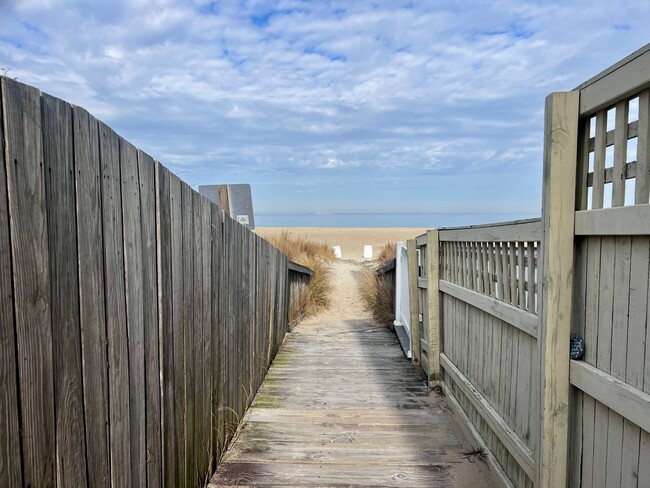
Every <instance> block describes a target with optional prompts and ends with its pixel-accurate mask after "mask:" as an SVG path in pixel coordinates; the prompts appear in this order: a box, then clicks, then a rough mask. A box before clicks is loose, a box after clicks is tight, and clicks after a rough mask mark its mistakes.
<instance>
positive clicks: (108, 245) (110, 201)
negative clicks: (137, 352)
mask: <svg viewBox="0 0 650 488" xmlns="http://www.w3.org/2000/svg"><path fill="white" fill-rule="evenodd" d="M99 141H100V159H101V172H102V173H101V174H102V219H103V233H104V273H105V274H104V279H105V286H106V288H105V292H106V331H107V340H108V364H109V366H110V367H109V370H108V391H109V400H110V402H109V419H110V463H111V483H112V484H113V485H114V486H128V485H129V484H130V479H131V452H130V451H131V441H130V438H131V421H130V416H129V359H128V334H127V326H126V294H125V283H124V279H125V277H124V242H123V236H122V232H123V231H122V192H121V183H120V181H121V177H120V159H119V139H118V136H117V134H115V132H113V131H112V130H111V129H110V128H109V127H108V126H106V125H104V124H102V123H100V124H99Z"/></svg>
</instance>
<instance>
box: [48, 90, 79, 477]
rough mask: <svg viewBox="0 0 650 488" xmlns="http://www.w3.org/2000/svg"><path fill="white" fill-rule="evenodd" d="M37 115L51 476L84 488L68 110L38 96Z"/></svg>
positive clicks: (75, 234) (77, 298) (77, 283)
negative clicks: (47, 294)
mask: <svg viewBox="0 0 650 488" xmlns="http://www.w3.org/2000/svg"><path fill="white" fill-rule="evenodd" d="M41 114H42V124H41V128H42V131H43V156H44V158H43V164H44V166H45V194H46V197H47V216H48V219H47V224H48V226H47V227H48V243H49V254H50V288H51V293H52V309H51V313H52V315H51V317H52V330H53V331H54V334H53V336H52V341H53V360H54V411H55V415H56V425H55V431H56V478H57V484H58V485H60V486H69V485H71V486H85V485H86V483H87V479H86V435H85V429H84V412H83V384H82V381H83V380H82V372H81V331H80V325H79V282H78V279H79V276H78V271H77V262H78V256H77V228H76V212H75V210H76V208H75V207H76V205H75V180H74V178H75V175H74V161H73V147H72V141H73V139H72V108H71V107H70V105H68V104H67V103H65V102H64V101H62V100H59V99H56V98H54V97H52V96H50V95H43V96H42V98H41ZM82 218H83V217H82Z"/></svg>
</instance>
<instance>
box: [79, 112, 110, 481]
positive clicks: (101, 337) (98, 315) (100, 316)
mask: <svg viewBox="0 0 650 488" xmlns="http://www.w3.org/2000/svg"><path fill="white" fill-rule="evenodd" d="M72 119H73V138H74V164H75V177H76V178H75V179H76V206H77V251H78V259H79V262H80V263H83V266H79V311H80V319H79V321H80V327H81V344H82V347H81V353H82V361H83V383H84V395H83V397H84V415H85V424H86V439H92V442H87V444H86V451H87V458H88V460H87V464H88V481H89V485H90V486H98V487H99V486H103V487H106V486H109V485H110V481H111V477H110V453H109V428H108V425H109V422H108V419H109V397H108V356H107V352H106V345H107V335H106V318H105V297H104V293H105V292H104V286H105V282H104V258H103V246H104V244H103V230H102V195H101V187H102V178H101V162H100V157H99V125H98V122H97V120H96V119H95V118H94V117H92V116H91V115H90V114H89V113H88V112H86V111H85V110H83V109H81V108H78V107H73V108H72Z"/></svg>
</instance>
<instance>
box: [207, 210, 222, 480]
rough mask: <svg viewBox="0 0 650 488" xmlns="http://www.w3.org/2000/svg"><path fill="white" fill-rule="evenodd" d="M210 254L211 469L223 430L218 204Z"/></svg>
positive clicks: (212, 223)
mask: <svg viewBox="0 0 650 488" xmlns="http://www.w3.org/2000/svg"><path fill="white" fill-rule="evenodd" d="M210 226H211V232H210V238H211V241H210V252H211V258H210V259H211V264H212V266H211V269H210V271H211V278H210V279H211V281H212V290H211V321H210V328H211V330H210V335H211V341H210V355H209V358H210V361H211V375H212V376H211V379H212V383H211V385H210V391H211V396H210V398H211V416H210V433H211V435H210V452H211V453H212V458H213V459H212V464H211V470H214V468H216V462H217V460H218V459H219V458H220V457H221V450H220V446H221V442H220V431H221V429H222V425H221V418H222V414H221V412H220V411H219V407H220V402H221V400H220V395H221V371H220V369H221V358H220V352H221V347H220V341H221V327H220V326H221V323H220V322H219V319H220V310H219V304H220V295H221V293H222V291H221V290H222V288H221V286H222V284H221V281H220V273H221V266H222V257H223V252H222V236H221V213H220V212H219V209H218V207H217V206H216V205H215V204H212V205H211V213H210Z"/></svg>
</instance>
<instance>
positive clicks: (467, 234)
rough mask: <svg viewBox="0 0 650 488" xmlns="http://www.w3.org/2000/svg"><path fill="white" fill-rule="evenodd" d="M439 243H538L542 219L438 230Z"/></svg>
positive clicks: (540, 235)
mask: <svg viewBox="0 0 650 488" xmlns="http://www.w3.org/2000/svg"><path fill="white" fill-rule="evenodd" d="M438 235H439V239H440V241H443V242H444V241H475V242H479V241H482V242H506V241H528V242H531V241H539V240H541V238H542V219H541V218H536V219H525V220H513V221H509V222H497V223H495V224H481V225H468V226H464V227H444V228H442V229H439V234H438Z"/></svg>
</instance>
